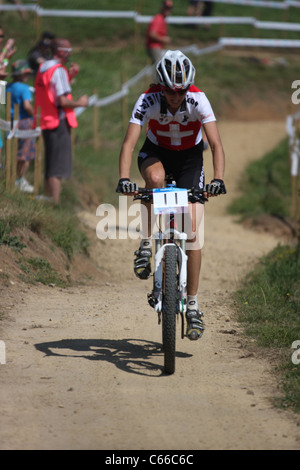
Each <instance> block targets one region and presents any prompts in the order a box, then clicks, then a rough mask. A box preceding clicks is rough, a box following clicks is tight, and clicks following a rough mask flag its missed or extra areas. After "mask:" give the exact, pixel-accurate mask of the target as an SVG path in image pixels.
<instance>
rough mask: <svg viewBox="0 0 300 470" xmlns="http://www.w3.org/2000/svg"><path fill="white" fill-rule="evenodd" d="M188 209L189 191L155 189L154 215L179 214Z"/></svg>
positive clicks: (181, 189)
mask: <svg viewBox="0 0 300 470" xmlns="http://www.w3.org/2000/svg"><path fill="white" fill-rule="evenodd" d="M187 207H188V195H187V190H186V189H183V188H157V189H153V208H154V214H170V213H171V212H173V213H175V214H178V213H182V212H184V211H185V208H187Z"/></svg>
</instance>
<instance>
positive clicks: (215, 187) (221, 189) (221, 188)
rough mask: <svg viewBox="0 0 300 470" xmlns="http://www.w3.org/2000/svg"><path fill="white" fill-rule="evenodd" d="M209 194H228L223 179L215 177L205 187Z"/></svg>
mask: <svg viewBox="0 0 300 470" xmlns="http://www.w3.org/2000/svg"><path fill="white" fill-rule="evenodd" d="M205 189H206V193H207V196H208V197H210V196H218V195H219V194H226V193H227V191H226V188H225V184H224V181H223V180H220V179H217V178H215V179H213V180H211V182H210V183H208V184H207V185H206V187H205Z"/></svg>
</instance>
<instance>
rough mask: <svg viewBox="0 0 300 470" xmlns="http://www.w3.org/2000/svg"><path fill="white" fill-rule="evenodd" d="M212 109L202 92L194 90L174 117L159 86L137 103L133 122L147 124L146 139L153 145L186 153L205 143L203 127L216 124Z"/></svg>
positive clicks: (146, 93)
mask: <svg viewBox="0 0 300 470" xmlns="http://www.w3.org/2000/svg"><path fill="white" fill-rule="evenodd" d="M215 120H216V119H215V116H214V113H213V110H212V108H211V105H210V103H209V101H208V99H207V97H206V95H205V93H203V92H202V91H200V90H199V89H198V88H196V87H195V86H191V87H190V89H189V91H188V92H187V94H186V97H185V100H184V101H183V103H182V105H181V107H180V108H179V109H178V111H177V112H176V113H175V115H173V114H171V113H170V111H169V110H168V109H167V103H166V100H165V98H164V96H163V93H162V91H161V88H160V87H159V86H154V87H152V88H150V89H149V90H148V91H147V92H145V93H143V94H142V95H141V96H140V97H139V99H138V100H137V102H136V104H135V107H134V109H133V113H132V116H131V119H130V122H133V123H136V124H139V125H141V126H142V125H143V124H144V123H145V122H146V121H147V122H148V127H147V137H148V138H149V139H150V140H151V142H152V143H154V144H156V145H158V146H160V147H164V148H168V149H170V150H185V149H188V148H191V147H194V146H195V145H197V144H198V143H199V142H200V141H201V139H202V133H201V126H202V124H203V123H207V122H210V121H215Z"/></svg>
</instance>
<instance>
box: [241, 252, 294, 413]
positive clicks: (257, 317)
mask: <svg viewBox="0 0 300 470" xmlns="http://www.w3.org/2000/svg"><path fill="white" fill-rule="evenodd" d="M299 272H300V245H298V246H297V247H288V246H278V247H277V248H276V249H275V250H273V251H272V252H271V253H269V254H268V255H267V256H266V257H264V258H263V259H262V261H261V262H260V263H259V264H258V266H257V268H256V269H255V270H254V271H253V272H251V273H249V274H248V276H247V277H246V279H245V280H244V281H243V283H242V287H241V288H240V289H239V290H238V292H236V293H235V295H234V299H235V302H236V305H237V309H238V312H239V313H238V320H239V321H240V322H241V323H242V324H243V325H245V332H246V335H248V336H249V337H251V338H254V339H255V340H256V342H257V345H258V346H259V347H261V348H263V349H265V350H269V351H270V352H271V353H269V354H268V356H267V357H273V364H277V365H276V368H277V372H278V373H279V374H280V377H281V380H280V382H281V387H282V392H283V395H282V397H281V398H277V399H276V404H277V405H278V406H280V407H291V408H292V409H293V410H294V411H295V412H297V413H299V412H300V364H295V363H294V362H293V361H292V354H293V352H294V350H293V349H291V348H292V344H293V342H294V341H298V340H299V339H300V321H299V316H300V279H299Z"/></svg>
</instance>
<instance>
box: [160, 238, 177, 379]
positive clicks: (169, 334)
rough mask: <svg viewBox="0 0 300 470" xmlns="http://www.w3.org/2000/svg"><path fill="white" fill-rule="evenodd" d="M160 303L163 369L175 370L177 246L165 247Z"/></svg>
mask: <svg viewBox="0 0 300 470" xmlns="http://www.w3.org/2000/svg"><path fill="white" fill-rule="evenodd" d="M163 286H164V288H163V291H164V292H163V303H162V330H163V331H162V337H163V351H164V371H165V372H166V373H167V374H173V373H174V372H175V354H176V307H177V248H176V246H175V245H169V246H166V248H165V269H164V282H163Z"/></svg>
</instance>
